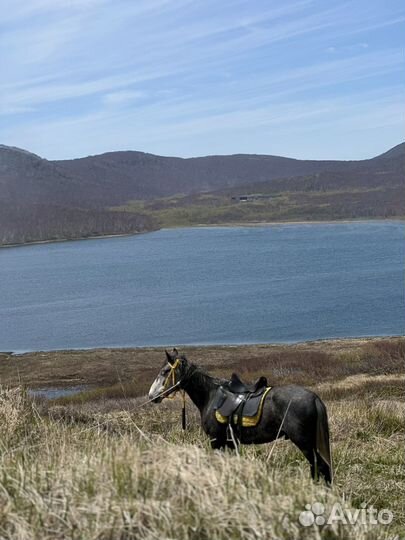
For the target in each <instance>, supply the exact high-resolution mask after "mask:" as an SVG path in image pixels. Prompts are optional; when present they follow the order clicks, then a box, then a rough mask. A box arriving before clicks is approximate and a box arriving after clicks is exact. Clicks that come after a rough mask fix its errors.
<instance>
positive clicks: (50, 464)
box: [0, 375, 404, 540]
mask: <svg viewBox="0 0 405 540" xmlns="http://www.w3.org/2000/svg"><path fill="white" fill-rule="evenodd" d="M373 377H374V376H373V375H364V379H365V380H364V381H362V382H358V381H357V382H356V384H355V385H353V381H351V379H350V377H349V378H348V379H347V380H346V386H345V381H344V380H342V381H341V383H340V386H341V387H342V388H343V387H345V388H346V395H345V396H344V397H343V398H342V396H339V398H338V399H333V395H330V397H331V398H332V399H329V400H328V402H327V404H328V408H329V414H330V421H331V431H332V436H333V455H334V461H335V471H336V483H335V486H334V487H333V489H327V488H326V487H325V486H324V485H323V484H321V483H320V484H315V483H313V482H312V481H311V480H310V478H309V467H308V465H307V463H306V462H305V460H304V458H303V457H302V456H301V454H300V453H299V452H298V451H297V450H296V449H295V448H294V446H293V445H292V444H291V443H290V442H289V441H277V442H275V443H273V445H263V446H252V447H242V451H241V455H240V457H238V456H236V455H234V454H232V453H230V452H224V453H221V452H218V451H215V452H213V451H211V450H210V449H209V445H208V441H207V439H206V438H205V436H204V435H203V434H202V433H201V430H200V428H199V426H198V416H197V414H196V411H195V410H194V409H193V408H192V406H191V405H189V410H190V415H189V424H190V425H189V429H188V430H187V431H186V432H183V431H182V430H181V429H180V422H179V412H180V411H179V404H178V403H176V402H164V403H163V404H161V405H160V406H152V405H149V406H146V407H142V408H139V407H138V406H139V404H140V401H142V400H140V399H104V400H96V401H95V400H90V401H87V402H83V403H75V402H73V403H71V404H66V405H60V404H59V405H54V404H52V403H42V404H38V403H35V402H33V401H31V400H30V399H29V398H28V397H27V395H26V394H25V393H24V392H22V391H21V390H19V389H13V390H8V389H4V388H3V389H2V390H1V391H0V537H1V538H4V539H24V540H25V539H27V540H31V539H44V540H47V539H51V538H52V539H53V538H58V539H64V538H71V539H78V540H79V539H80V540H81V539H83V540H87V539H89V540H90V539H103V540H104V539H131V538H133V539H148V540H149V539H176V540H177V539H178V540H186V539H187V540H188V539H193V540H194V539H195V540H205V539H206V540H229V539H236V540H238V539H240V540H242V539H243V540H253V539H276V540H277V539H280V540H284V539H289V540H290V539H296V540H301V539H309V538H315V539H318V538H319V539H321V538H323V539H342V540H343V539H347V540H362V539H389V538H394V536H395V535H396V534H401V533H402V531H403V524H404V513H403V507H402V501H403V486H404V476H403V442H404V441H403V402H402V401H401V400H400V399H398V398H397V396H391V397H388V398H386V399H381V397H379V393H380V392H381V391H382V388H381V386H380V387H379V389H378V393H377V394H374V395H373V394H370V392H368V393H367V392H366V393H362V392H360V396H361V397H358V398H357V399H356V395H357V392H359V388H361V387H362V384H363V383H366V382H367V383H368V384H370V383H371V382H372V380H373ZM379 377H380V379H379V380H380V383H381V384H384V377H388V378H387V380H386V383H387V384H388V385H389V384H390V382H389V375H386V376H384V375H380V376H379ZM320 391H321V393H322V391H324V392H325V395H326V394H327V392H328V391H329V392H330V389H329V390H328V388H326V387H324V388H323V390H322V388H320ZM350 392H351V393H350ZM270 449H272V450H271V453H270ZM269 456H270V459H269ZM314 502H320V503H322V504H324V505H325V507H326V508H327V510H328V512H329V510H330V509H331V508H332V506H333V504H335V503H336V502H338V503H340V504H341V505H342V506H347V507H349V508H361V504H362V503H367V504H369V505H370V504H373V505H374V506H375V507H376V508H378V509H381V508H390V509H391V510H392V511H393V512H394V516H395V518H394V522H393V523H392V524H391V525H390V526H384V525H370V524H364V523H363V524H362V523H358V524H356V525H344V524H342V523H340V522H339V523H335V524H334V525H331V526H321V527H320V526H316V525H312V526H309V527H304V526H302V525H301V524H300V523H299V521H298V517H299V515H300V513H301V512H302V511H303V510H304V509H305V505H306V504H312V503H314Z"/></svg>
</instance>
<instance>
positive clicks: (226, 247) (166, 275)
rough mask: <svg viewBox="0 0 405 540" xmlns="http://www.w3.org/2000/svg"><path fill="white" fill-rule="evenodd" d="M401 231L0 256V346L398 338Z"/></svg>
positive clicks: (274, 232) (311, 228) (179, 239)
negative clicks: (362, 337) (393, 336)
mask: <svg viewBox="0 0 405 540" xmlns="http://www.w3.org/2000/svg"><path fill="white" fill-rule="evenodd" d="M404 263H405V224H404V223H400V222H366V223H340V224H317V225H283V226H271V227H237V228H225V227H215V228H193V229H191V228H190V229H172V230H162V231H158V232H154V233H150V234H145V235H139V236H134V237H122V238H110V239H100V240H89V241H81V242H65V243H59V244H58V243H56V244H43V245H33V246H26V247H19V248H9V249H2V250H0V299H1V304H0V350H10V351H16V352H21V351H30V350H52V349H70V348H89V347H129V346H150V345H165V346H168V347H169V346H172V345H181V344H219V343H224V344H239V343H268V342H295V341H304V340H310V339H319V338H331V337H353V336H373V335H399V334H400V335H402V334H404V330H405V309H404V306H405V290H404V289H405V287H404V266H405V264H404Z"/></svg>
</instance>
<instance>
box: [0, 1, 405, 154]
mask: <svg viewBox="0 0 405 540" xmlns="http://www.w3.org/2000/svg"><path fill="white" fill-rule="evenodd" d="M1 6H2V17H1V20H0V70H1V79H0V143H3V144H7V145H14V146H18V147H22V148H26V149H28V150H30V151H32V152H35V153H37V154H39V155H41V156H43V157H46V158H48V159H65V158H73V157H81V156H85V155H89V154H98V153H102V152H106V151H113V150H124V149H129V150H141V151H145V152H152V153H156V154H162V155H177V156H183V157H189V156H200V155H207V154H233V153H259V154H276V155H286V156H291V157H297V158H313V159H328V158H331V159H362V158H367V157H371V156H373V155H376V154H378V153H381V152H383V151H385V150H386V149H388V148H390V147H391V146H394V145H395V144H398V143H399V142H401V141H403V140H404V139H405V55H404V43H405V41H404V38H405V4H404V3H403V0H401V1H399V0H398V1H397V0H385V1H383V0H378V1H373V0H358V1H356V0H355V1H349V2H345V1H340V0H339V1H335V2H328V1H326V0H267V1H264V0H260V1H259V0H247V1H246V0H243V1H242V0H232V1H230V0H201V1H199V0H194V1H191V0H30V1H27V0H2V2H1Z"/></svg>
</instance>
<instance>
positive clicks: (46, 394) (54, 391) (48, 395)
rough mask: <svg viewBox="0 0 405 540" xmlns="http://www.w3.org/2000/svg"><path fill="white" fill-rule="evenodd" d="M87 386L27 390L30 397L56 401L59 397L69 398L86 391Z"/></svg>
mask: <svg viewBox="0 0 405 540" xmlns="http://www.w3.org/2000/svg"><path fill="white" fill-rule="evenodd" d="M87 388H88V387H87V386H84V385H82V386H68V387H59V386H53V387H47V388H35V389H29V390H28V394H29V395H30V396H32V397H40V398H45V399H57V398H60V397H69V396H74V395H75V394H79V393H80V392H83V391H84V390H86V389H87Z"/></svg>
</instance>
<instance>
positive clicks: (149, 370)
mask: <svg viewBox="0 0 405 540" xmlns="http://www.w3.org/2000/svg"><path fill="white" fill-rule="evenodd" d="M172 347H173V344H171V345H170V346H166V348H167V349H169V350H171V349H172ZM164 350H165V347H163V346H162V347H149V348H147V347H143V348H127V349H118V348H117V349H91V350H65V351H37V352H31V353H25V354H21V355H18V356H16V355H13V354H7V353H3V354H2V353H0V380H1V381H2V385H3V386H8V387H17V386H26V387H29V388H31V389H36V388H57V387H58V388H72V387H77V386H83V385H84V386H87V387H88V388H89V389H91V388H93V389H94V388H101V387H111V386H114V385H115V389H116V395H118V396H121V397H122V385H123V384H124V385H129V386H130V387H132V386H134V388H135V389H136V395H137V396H141V395H145V394H146V393H147V390H148V389H149V387H150V384H151V381H152V380H153V379H154V378H155V377H156V373H157V372H158V371H159V370H160V369H161V367H162V362H163V361H164V359H165V353H164ZM179 351H180V352H179V354H181V355H185V356H186V357H187V358H188V359H189V361H190V362H192V363H195V364H196V365H199V366H201V367H203V368H204V369H207V370H208V371H209V372H210V373H212V374H213V375H214V376H222V375H224V374H226V376H227V377H228V376H230V375H231V373H232V372H240V373H245V372H247V371H248V372H249V374H250V375H249V377H246V378H250V379H252V380H253V379H256V378H257V377H258V376H259V375H260V374H262V371H263V370H264V367H265V366H267V368H266V371H267V373H268V374H269V375H270V376H271V379H272V380H273V381H274V382H275V381H277V380H278V381H279V383H280V381H282V380H284V379H285V377H290V376H291V373H293V374H294V380H296V381H299V380H301V379H300V377H302V373H303V370H305V369H308V366H312V367H311V368H310V369H309V372H310V373H311V374H312V375H313V373H317V377H320V378H321V379H322V380H324V378H325V376H326V375H327V374H329V376H332V375H331V373H332V372H333V373H334V375H333V377H332V378H333V379H335V378H336V377H341V376H342V370H343V372H345V373H346V374H347V375H351V374H353V370H354V371H358V370H360V371H361V365H362V362H360V363H359V358H363V359H366V360H367V362H368V363H370V366H371V367H373V366H374V367H375V365H376V362H377V364H378V365H379V366H380V368H381V369H383V364H384V358H386V355H387V354H388V355H390V356H393V357H395V358H397V357H401V358H402V356H403V354H404V351H405V337H384V338H378V337H374V338H356V339H331V340H319V341H312V342H311V341H307V342H303V343H294V344H290V345H288V344H275V343H274V344H267V345H265V344H262V345H239V346H238V345H232V346H226V345H222V346H218V345H214V346H203V347H201V346H200V347H198V346H184V347H180V346H179ZM339 359H340V360H339ZM280 362H281V363H280ZM373 369H374V368H373ZM314 370H315V371H314ZM325 370H326V371H325ZM331 370H332V371H331ZM312 375H311V376H312ZM304 382H305V381H302V383H304ZM305 384H307V382H305ZM131 385H132V386H131Z"/></svg>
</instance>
